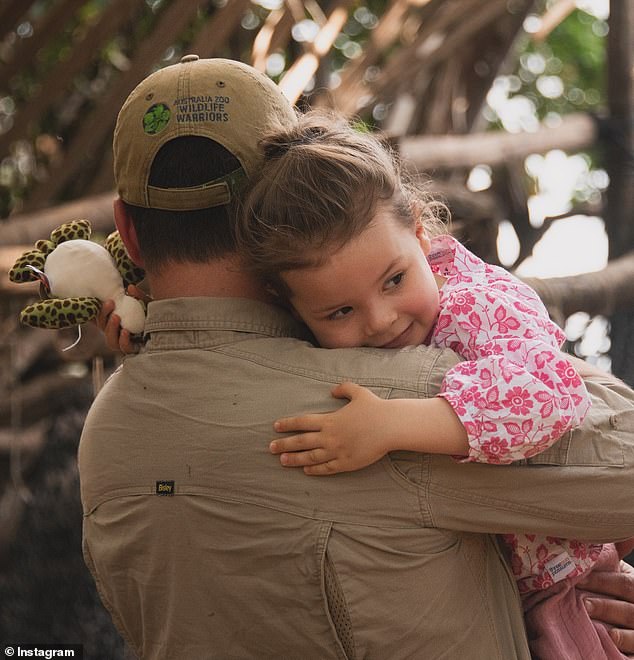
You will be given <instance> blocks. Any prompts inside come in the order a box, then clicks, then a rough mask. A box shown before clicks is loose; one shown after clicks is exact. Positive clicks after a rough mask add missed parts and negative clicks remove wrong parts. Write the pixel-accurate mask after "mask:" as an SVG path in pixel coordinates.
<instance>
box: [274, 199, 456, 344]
mask: <svg viewBox="0 0 634 660" xmlns="http://www.w3.org/2000/svg"><path fill="white" fill-rule="evenodd" d="M429 249H430V241H429V237H428V236H427V234H426V233H425V231H424V229H423V227H422V225H419V224H417V225H416V227H411V228H408V227H404V226H403V225H402V224H401V223H400V222H399V221H398V220H397V219H396V218H395V217H394V212H393V211H392V209H391V207H390V205H388V204H383V205H380V206H379V209H378V211H377V213H376V215H375V217H374V220H373V222H372V223H371V224H370V225H369V226H368V228H367V229H366V230H365V231H364V232H363V233H362V234H360V235H359V236H357V237H356V238H354V239H353V240H351V241H350V242H348V243H346V244H345V245H344V246H343V247H342V248H341V249H339V250H338V251H337V252H335V253H334V254H332V255H331V256H330V257H329V258H328V260H327V261H326V262H325V263H324V264H322V265H320V266H317V267H314V268H305V269H298V270H292V271H287V272H285V273H282V277H283V279H284V282H285V283H286V285H287V286H288V287H289V288H290V290H291V292H292V294H291V298H290V302H291V304H292V305H293V307H294V308H295V311H296V312H297V314H298V315H299V316H300V317H301V319H302V320H303V321H304V323H306V325H307V326H308V327H309V328H310V329H311V331H312V333H313V334H314V335H315V338H316V339H317V341H318V342H319V344H320V345H321V346H323V347H324V348H348V347H353V346H373V347H380V348H402V347H403V346H413V345H419V344H422V343H424V342H425V340H426V339H427V337H428V335H429V334H430V332H431V330H432V328H433V326H434V323H435V322H436V318H437V316H438V309H439V307H438V289H439V288H440V287H441V286H442V284H443V283H444V280H443V278H441V277H439V276H436V275H434V274H433V273H432V271H431V269H430V267H429V264H428V262H427V258H426V257H427V255H428V254H429Z"/></svg>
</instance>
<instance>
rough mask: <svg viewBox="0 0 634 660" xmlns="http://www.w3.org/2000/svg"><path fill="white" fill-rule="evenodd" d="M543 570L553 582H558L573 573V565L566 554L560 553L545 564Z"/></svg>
mask: <svg viewBox="0 0 634 660" xmlns="http://www.w3.org/2000/svg"><path fill="white" fill-rule="evenodd" d="M544 568H545V569H546V570H547V571H548V572H549V573H550V577H551V578H552V579H553V582H560V581H561V580H564V579H565V578H567V577H568V576H569V575H570V574H571V573H573V572H574V570H575V564H574V562H573V561H572V559H570V557H569V555H568V554H567V553H565V552H562V553H561V554H559V555H557V556H556V557H555V558H554V559H551V560H550V561H549V562H546V566H545V567H544Z"/></svg>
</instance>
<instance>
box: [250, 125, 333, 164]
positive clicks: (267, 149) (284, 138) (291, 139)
mask: <svg viewBox="0 0 634 660" xmlns="http://www.w3.org/2000/svg"><path fill="white" fill-rule="evenodd" d="M326 132H327V129H326V128H325V127H324V126H304V127H302V128H300V129H296V130H294V131H289V132H288V133H278V134H277V135H273V136H271V137H264V138H263V139H262V141H261V142H260V144H261V147H262V151H263V152H264V159H265V160H276V159H277V158H281V157H282V156H284V155H285V154H286V153H288V151H289V150H290V149H292V148H293V147H299V146H306V145H309V144H311V143H312V142H314V141H315V140H317V139H319V138H321V137H323V136H324V135H325V134H326Z"/></svg>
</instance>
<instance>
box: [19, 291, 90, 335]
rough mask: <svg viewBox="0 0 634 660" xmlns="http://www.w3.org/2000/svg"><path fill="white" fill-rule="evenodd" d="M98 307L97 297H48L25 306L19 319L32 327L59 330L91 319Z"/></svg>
mask: <svg viewBox="0 0 634 660" xmlns="http://www.w3.org/2000/svg"><path fill="white" fill-rule="evenodd" d="M100 309H101V301H100V300H98V299H97V298H64V299H63V300H60V299H59V298H49V299H47V300H41V301H40V302H37V303H34V304H33V305H28V307H25V308H24V309H23V310H22V312H21V313H20V321H21V322H22V323H23V324H24V325H29V326H31V327H32V328H44V329H46V330H59V329H60V328H70V327H71V326H74V325H80V324H82V323H86V322H87V321H91V320H92V319H94V318H95V317H96V316H97V314H99V310H100Z"/></svg>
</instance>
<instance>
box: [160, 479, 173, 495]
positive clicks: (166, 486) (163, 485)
mask: <svg viewBox="0 0 634 660" xmlns="http://www.w3.org/2000/svg"><path fill="white" fill-rule="evenodd" d="M156 494H157V495H173V494H174V482H173V481H157V482H156Z"/></svg>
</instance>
